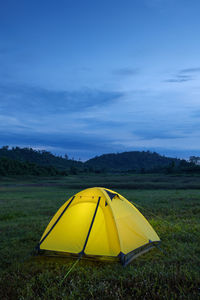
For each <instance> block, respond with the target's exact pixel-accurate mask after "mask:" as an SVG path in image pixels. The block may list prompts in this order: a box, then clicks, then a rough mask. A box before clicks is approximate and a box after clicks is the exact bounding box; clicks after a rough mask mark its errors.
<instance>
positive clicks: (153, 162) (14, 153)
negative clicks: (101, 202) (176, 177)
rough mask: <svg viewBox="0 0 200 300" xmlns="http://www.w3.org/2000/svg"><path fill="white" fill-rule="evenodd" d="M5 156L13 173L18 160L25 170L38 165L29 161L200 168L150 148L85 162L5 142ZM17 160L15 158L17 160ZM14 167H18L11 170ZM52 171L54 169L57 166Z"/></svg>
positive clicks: (134, 168) (101, 167)
mask: <svg viewBox="0 0 200 300" xmlns="http://www.w3.org/2000/svg"><path fill="white" fill-rule="evenodd" d="M2 159H7V161H4V160H3V161H1V165H2V170H3V169H5V165H6V164H7V165H8V168H9V170H10V171H9V172H13V174H14V173H15V172H16V170H15V168H16V169H17V170H19V169H20V165H19V164H17V162H19V163H22V164H24V166H25V164H27V165H26V167H23V166H22V165H21V168H22V169H24V172H25V169H27V170H32V169H34V168H36V167H33V165H28V164H35V165H37V169H38V168H39V166H41V167H43V168H44V167H45V168H46V167H52V168H54V169H55V170H57V171H58V172H64V173H68V174H77V173H82V172H84V173H93V172H95V173H102V172H135V173H146V172H147V173H148V172H160V173H163V172H164V173H166V172H168V173H176V172H187V173H188V172H195V173H196V172H200V167H199V166H196V165H195V164H194V163H193V164H192V163H188V162H187V161H185V160H181V159H177V158H169V157H165V156H162V155H160V154H158V153H156V152H150V151H131V152H122V153H116V154H115V153H110V154H103V155H101V156H96V157H94V158H92V159H89V160H88V161H86V162H84V163H83V162H81V161H76V160H72V159H68V156H67V155H65V157H61V156H56V155H53V154H52V153H51V152H48V151H45V150H42V151H41V150H33V149H32V148H19V147H15V148H11V149H9V147H8V146H3V147H2V148H0V160H2ZM13 161H15V163H14V162H13ZM12 168H14V169H13V170H11V169H12ZM49 170H50V169H49ZM57 171H56V172H57ZM3 172H4V171H3ZM17 172H18V171H17ZM31 172H32V171H31ZM42 172H46V171H45V170H40V171H39V173H42ZM49 172H50V173H54V171H53V170H51V171H49ZM64 173H63V174H64ZM24 174H26V173H24Z"/></svg>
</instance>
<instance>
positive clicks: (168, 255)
mask: <svg viewBox="0 0 200 300" xmlns="http://www.w3.org/2000/svg"><path fill="white" fill-rule="evenodd" d="M88 186H105V187H107V188H112V189H114V190H116V191H117V192H119V193H120V194H122V195H123V196H125V197H126V198H127V199H128V200H130V201H132V202H133V203H134V204H135V205H136V206H137V207H138V209H139V210H140V211H141V212H142V213H143V214H144V216H145V217H146V218H147V219H148V221H149V222H150V223H151V225H152V226H153V228H154V229H155V230H156V232H157V233H158V235H159V236H160V238H161V240H162V244H161V248H162V251H160V250H159V249H154V250H151V251H149V252H148V253H146V254H144V255H142V256H140V257H139V258H137V259H136V260H134V261H133V262H132V263H131V264H130V265H129V266H127V267H126V268H124V267H122V266H121V265H120V264H119V263H103V262H90V261H84V260H82V261H79V262H78V263H77V265H76V266H75V267H74V268H73V270H72V271H71V273H70V274H69V275H68V277H67V278H66V279H64V277H65V275H66V274H67V272H68V270H69V269H70V267H71V266H72V265H73V264H74V263H75V260H71V259H55V258H54V259H53V258H39V257H33V256H29V254H30V253H31V251H32V250H33V249H34V247H35V245H36V244H37V242H38V241H39V239H40V237H41V235H42V233H43V231H44V229H45V227H46V226H47V224H48V222H49V221H50V219H51V218H52V216H53V215H54V213H55V212H56V211H57V209H58V208H59V207H60V206H61V205H62V204H63V203H64V202H65V201H66V200H67V199H68V198H69V197H70V196H72V195H73V194H75V193H77V192H78V191H80V190H81V189H83V188H86V187H88ZM199 232H200V177H198V176H192V175H190V176H183V175H182V176H180V175H177V176H175V175H160V174H159V175H155V174H153V175H151V174H149V175H145V174H143V175H94V176H93V175H74V176H67V177H63V178H20V179H19V178H18V179H17V178H1V181H0V255H1V260H0V270H1V275H0V276H1V277H0V299H76V300H77V299H195V300H196V299H198V298H199V297H200V247H199V245H200V233H199ZM63 279H64V280H63Z"/></svg>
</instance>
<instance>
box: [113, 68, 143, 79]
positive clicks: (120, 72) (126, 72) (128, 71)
mask: <svg viewBox="0 0 200 300" xmlns="http://www.w3.org/2000/svg"><path fill="white" fill-rule="evenodd" d="M112 73H113V74H114V75H117V76H122V77H128V76H135V75H137V74H138V73H139V69H138V68H120V69H115V70H113V72H112Z"/></svg>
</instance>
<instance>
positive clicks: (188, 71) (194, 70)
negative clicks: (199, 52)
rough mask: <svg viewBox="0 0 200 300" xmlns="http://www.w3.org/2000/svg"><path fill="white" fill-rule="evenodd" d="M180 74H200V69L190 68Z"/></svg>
mask: <svg viewBox="0 0 200 300" xmlns="http://www.w3.org/2000/svg"><path fill="white" fill-rule="evenodd" d="M179 72H180V73H196V72H200V67H196V68H188V69H182V70H180V71H179Z"/></svg>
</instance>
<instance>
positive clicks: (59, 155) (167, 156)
mask: <svg viewBox="0 0 200 300" xmlns="http://www.w3.org/2000/svg"><path fill="white" fill-rule="evenodd" d="M3 148H7V150H13V149H14V148H20V149H22V150H23V149H29V150H34V151H37V152H43V151H47V152H49V153H51V154H52V155H54V156H57V157H62V158H63V159H65V155H67V157H68V160H74V161H80V162H83V163H84V162H86V161H88V160H90V159H93V158H96V157H100V156H102V155H109V154H122V153H127V152H128V153H129V152H150V153H156V154H158V155H160V156H164V157H166V158H176V159H183V160H186V161H189V158H190V156H189V157H188V158H181V157H178V156H170V155H165V154H161V153H159V152H157V151H154V150H152V151H151V150H149V149H146V150H129V151H123V152H120V151H119V152H109V153H102V154H99V155H95V156H91V157H89V158H88V159H86V160H83V159H81V158H80V157H79V158H75V157H74V155H72V156H69V155H68V154H67V153H64V154H59V153H53V152H51V151H50V150H46V149H37V148H34V147H20V146H9V145H3V146H1V147H0V149H3ZM191 156H192V155H191Z"/></svg>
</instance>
